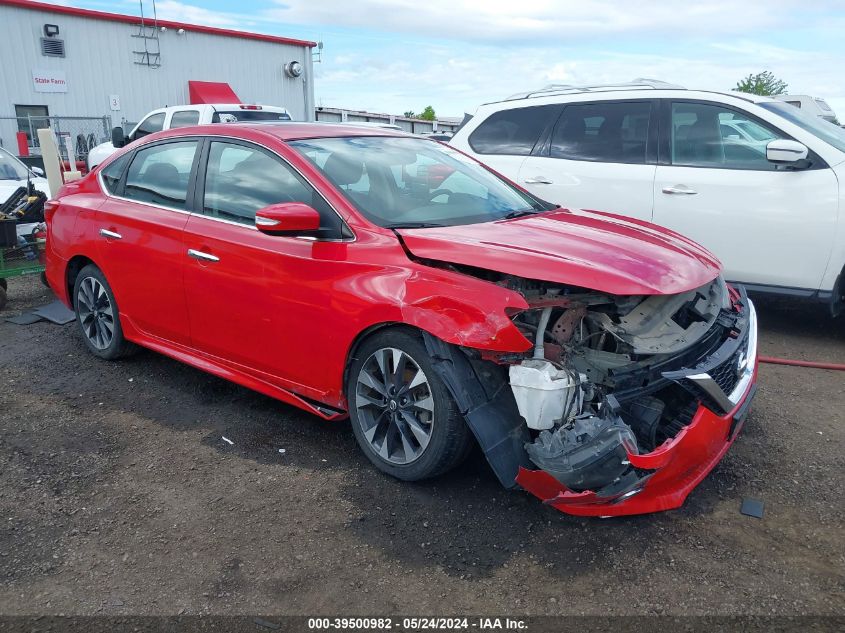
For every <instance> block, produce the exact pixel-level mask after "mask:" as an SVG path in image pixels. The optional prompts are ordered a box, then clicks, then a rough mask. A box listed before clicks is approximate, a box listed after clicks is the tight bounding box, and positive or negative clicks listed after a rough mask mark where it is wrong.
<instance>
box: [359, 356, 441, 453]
mask: <svg viewBox="0 0 845 633" xmlns="http://www.w3.org/2000/svg"><path fill="white" fill-rule="evenodd" d="M355 395H356V401H355V408H356V410H357V414H358V415H357V419H358V423H359V424H360V425H361V430H362V431H363V433H364V437H365V438H366V440H367V442H369V444H370V446H371V448H372V449H373V450H374V451H375V452H376V454H378V455H379V457H381V458H382V459H384V460H385V461H387V462H390V463H391V464H409V463H411V462H413V461H415V460H416V459H418V458H419V457H420V456H421V455H422V453H423V451H424V450H425V448H426V447H427V446H428V443H429V441H430V440H431V430H432V428H433V426H434V398H433V396H432V392H431V385H430V384H429V382H428V378H427V377H426V375H425V372H423V370H422V369H421V368H420V366H419V365H418V364H417V363H416V361H414V359H413V358H411V357H410V356H409V355H408V354H406V353H405V352H403V351H402V350H399V349H396V348H394V347H384V348H381V349H378V350H376V351H375V352H374V353H373V354H371V355H370V357H369V358H368V359H367V360H366V362H365V363H364V364H363V365H362V366H361V370H360V371H359V372H358V378H357V385H356V391H355Z"/></svg>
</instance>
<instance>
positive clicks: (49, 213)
mask: <svg viewBox="0 0 845 633" xmlns="http://www.w3.org/2000/svg"><path fill="white" fill-rule="evenodd" d="M58 208H59V202H58V200H47V202H45V203H44V221H45V222H50V221H51V220H52V219H53V214H54V213H55V212H56V209H58Z"/></svg>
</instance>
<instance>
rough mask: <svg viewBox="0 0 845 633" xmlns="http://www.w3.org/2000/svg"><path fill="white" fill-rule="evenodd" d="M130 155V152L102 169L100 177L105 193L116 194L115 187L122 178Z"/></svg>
mask: <svg viewBox="0 0 845 633" xmlns="http://www.w3.org/2000/svg"><path fill="white" fill-rule="evenodd" d="M131 155H132V154H131V152H130V153H129V154H124V155H123V156H121V157H120V158H117V159H115V160H114V161H112V162H111V163H110V164H109V165H107V166H106V167H104V168H103V171H102V173H101V174H100V175H101V177H102V179H103V186H104V187H105V188H106V192H108V193H110V194H115V193H118V191H117V187H118V185H119V184H120V177H121V176H123V172H124V171H125V169H126V164H127V163H128V162H129V157H130V156H131Z"/></svg>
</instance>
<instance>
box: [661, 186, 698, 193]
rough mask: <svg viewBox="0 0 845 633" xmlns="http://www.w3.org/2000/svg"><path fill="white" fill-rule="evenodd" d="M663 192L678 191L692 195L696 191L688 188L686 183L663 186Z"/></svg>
mask: <svg viewBox="0 0 845 633" xmlns="http://www.w3.org/2000/svg"><path fill="white" fill-rule="evenodd" d="M663 193H670V194H675V193H679V194H682V195H685V196H694V195H695V194H697V193H698V192H697V191H696V190H695V189H690V188H689V187H687V186H686V185H674V186H671V187H663Z"/></svg>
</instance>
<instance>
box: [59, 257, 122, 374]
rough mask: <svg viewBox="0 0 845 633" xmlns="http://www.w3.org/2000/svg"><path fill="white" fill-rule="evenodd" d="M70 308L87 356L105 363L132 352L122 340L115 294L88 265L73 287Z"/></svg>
mask: <svg viewBox="0 0 845 633" xmlns="http://www.w3.org/2000/svg"><path fill="white" fill-rule="evenodd" d="M73 307H74V310H75V311H76V322H77V323H78V324H79V329H80V330H81V331H82V339H83V340H84V341H85V345H86V346H87V347H88V349H89V350H90V352H91V353H92V354H94V355H95V356H98V357H100V358H103V359H105V360H116V359H118V358H121V357H122V356H126V354H128V353H129V352H131V351H132V349H133V347H134V346H133V345H132V343H130V342H129V341H127V340H126V339H125V338H124V336H123V329H122V328H121V327H120V313H119V312H118V309H117V302H116V301H115V299H114V293H113V292H112V289H111V287H110V286H109V283H108V281H106V277H105V275H103V272H102V271H101V270H100V269H99V268H97V267H96V266H94V265H93V264H89V265H87V266H85V267H84V268H83V269H82V270H80V271H79V274H78V275H77V276H76V282H75V283H74V285H73Z"/></svg>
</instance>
